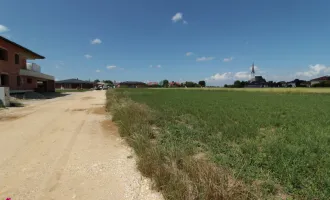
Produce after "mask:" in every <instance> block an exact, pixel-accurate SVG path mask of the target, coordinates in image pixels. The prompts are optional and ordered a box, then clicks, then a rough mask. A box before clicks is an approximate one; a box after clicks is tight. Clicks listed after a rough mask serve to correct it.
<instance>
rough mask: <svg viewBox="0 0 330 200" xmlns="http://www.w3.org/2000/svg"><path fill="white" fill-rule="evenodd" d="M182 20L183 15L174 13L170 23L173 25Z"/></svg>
mask: <svg viewBox="0 0 330 200" xmlns="http://www.w3.org/2000/svg"><path fill="white" fill-rule="evenodd" d="M182 19H183V14H182V13H180V12H178V13H176V14H175V15H174V16H173V17H172V21H173V22H174V23H175V22H178V21H180V20H182Z"/></svg>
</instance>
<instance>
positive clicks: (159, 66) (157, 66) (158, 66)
mask: <svg viewBox="0 0 330 200" xmlns="http://www.w3.org/2000/svg"><path fill="white" fill-rule="evenodd" d="M149 67H150V68H162V66H161V65H155V66H152V65H150V66H149Z"/></svg>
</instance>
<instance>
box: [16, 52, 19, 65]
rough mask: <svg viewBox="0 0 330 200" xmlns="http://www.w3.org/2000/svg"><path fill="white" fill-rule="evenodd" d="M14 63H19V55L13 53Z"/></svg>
mask: <svg viewBox="0 0 330 200" xmlns="http://www.w3.org/2000/svg"><path fill="white" fill-rule="evenodd" d="M15 64H16V65H18V64H19V55H18V54H15Z"/></svg>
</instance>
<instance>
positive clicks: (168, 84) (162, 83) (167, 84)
mask: <svg viewBox="0 0 330 200" xmlns="http://www.w3.org/2000/svg"><path fill="white" fill-rule="evenodd" d="M156 86H158V87H164V88H167V87H205V86H206V82H205V81H204V80H202V81H199V82H198V83H195V82H193V81H186V82H183V83H178V82H175V81H171V82H169V81H168V80H167V79H165V80H162V81H160V82H159V84H158V85H155V87H156Z"/></svg>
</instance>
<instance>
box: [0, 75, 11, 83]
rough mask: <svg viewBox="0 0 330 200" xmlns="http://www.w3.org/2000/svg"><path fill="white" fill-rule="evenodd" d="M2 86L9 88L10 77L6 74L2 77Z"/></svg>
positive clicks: (0, 77)
mask: <svg viewBox="0 0 330 200" xmlns="http://www.w3.org/2000/svg"><path fill="white" fill-rule="evenodd" d="M0 86H9V76H8V75H6V74H1V75H0Z"/></svg>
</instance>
